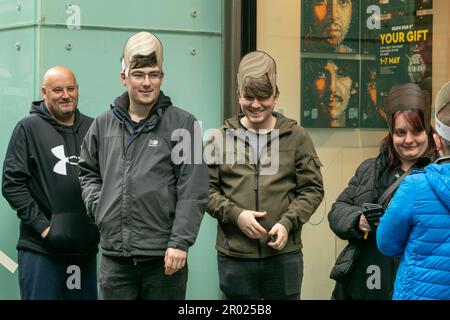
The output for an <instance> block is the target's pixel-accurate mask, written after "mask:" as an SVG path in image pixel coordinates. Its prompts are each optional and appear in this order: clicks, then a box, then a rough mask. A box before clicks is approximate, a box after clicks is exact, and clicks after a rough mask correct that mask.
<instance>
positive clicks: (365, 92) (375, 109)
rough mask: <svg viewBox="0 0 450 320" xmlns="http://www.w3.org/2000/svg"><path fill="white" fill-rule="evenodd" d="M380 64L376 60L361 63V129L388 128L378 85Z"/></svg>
mask: <svg viewBox="0 0 450 320" xmlns="http://www.w3.org/2000/svg"><path fill="white" fill-rule="evenodd" d="M377 73H378V64H377V62H376V61H375V60H365V61H362V62H361V87H360V97H361V99H360V108H359V110H360V115H359V119H360V125H359V126H360V128H387V116H386V111H385V110H384V106H383V100H382V98H381V92H380V90H379V89H378V84H377Z"/></svg>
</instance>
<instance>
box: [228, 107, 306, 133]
mask: <svg viewBox="0 0 450 320" xmlns="http://www.w3.org/2000/svg"><path fill="white" fill-rule="evenodd" d="M273 115H274V116H275V117H277V122H276V124H275V128H274V129H278V130H280V134H282V133H284V132H286V131H291V130H292V127H293V126H295V125H296V124H297V121H295V120H292V119H289V118H286V117H285V116H283V115H282V114H281V113H278V112H274V113H273ZM243 117H244V114H243V113H241V114H239V115H238V116H235V117H233V118H230V119H228V120H226V121H225V124H224V126H223V128H224V129H240V128H241V125H240V123H239V121H240V119H241V118H243Z"/></svg>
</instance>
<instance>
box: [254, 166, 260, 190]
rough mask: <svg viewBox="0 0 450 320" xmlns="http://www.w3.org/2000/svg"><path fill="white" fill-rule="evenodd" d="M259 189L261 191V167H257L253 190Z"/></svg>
mask: <svg viewBox="0 0 450 320" xmlns="http://www.w3.org/2000/svg"><path fill="white" fill-rule="evenodd" d="M258 189H259V167H257V168H256V171H255V185H254V187H253V190H255V191H258Z"/></svg>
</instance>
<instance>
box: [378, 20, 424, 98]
mask: <svg viewBox="0 0 450 320" xmlns="http://www.w3.org/2000/svg"><path fill="white" fill-rule="evenodd" d="M432 26H433V17H432V16H431V15H424V16H409V17H397V18H393V19H389V20H385V21H383V23H382V28H381V32H380V41H379V42H380V43H379V49H378V52H377V60H378V63H379V74H378V78H379V79H381V81H379V83H380V85H379V86H378V87H379V89H380V92H381V96H386V95H387V93H388V92H389V90H390V88H392V86H394V85H396V84H403V83H408V82H412V83H416V84H417V85H419V86H420V87H421V88H422V89H423V90H427V91H428V92H429V94H430V95H431V79H432V77H431V72H432V68H431V67H432Z"/></svg>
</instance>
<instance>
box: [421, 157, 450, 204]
mask: <svg viewBox="0 0 450 320" xmlns="http://www.w3.org/2000/svg"><path fill="white" fill-rule="evenodd" d="M425 175H426V178H427V180H428V183H429V184H430V186H431V188H432V190H433V191H434V193H435V194H436V197H437V198H438V199H439V200H440V201H441V203H442V204H443V205H444V206H445V207H446V208H447V209H448V210H450V164H443V165H438V164H432V165H429V166H428V167H426V168H425Z"/></svg>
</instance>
